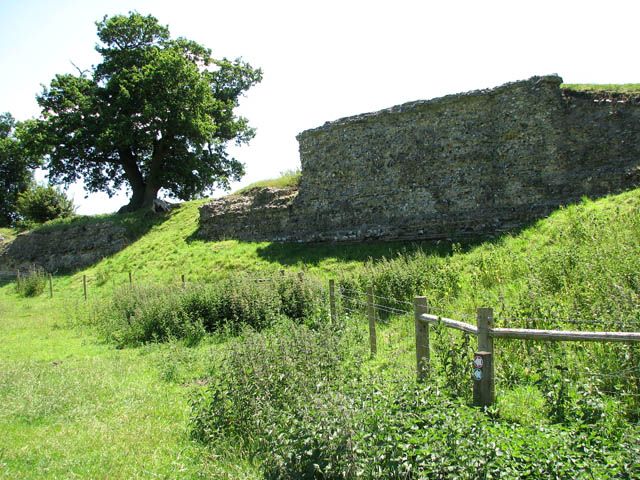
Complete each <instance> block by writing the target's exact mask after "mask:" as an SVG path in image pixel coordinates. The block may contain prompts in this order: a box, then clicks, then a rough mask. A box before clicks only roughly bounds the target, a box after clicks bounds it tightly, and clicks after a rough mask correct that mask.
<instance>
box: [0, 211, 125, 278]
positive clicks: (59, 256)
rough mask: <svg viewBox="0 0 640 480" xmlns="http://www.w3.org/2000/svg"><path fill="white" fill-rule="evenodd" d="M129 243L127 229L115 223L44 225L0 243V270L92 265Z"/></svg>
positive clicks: (66, 268)
mask: <svg viewBox="0 0 640 480" xmlns="http://www.w3.org/2000/svg"><path fill="white" fill-rule="evenodd" d="M128 243H129V239H128V237H127V231H126V229H125V228H124V227H122V226H119V225H116V224H114V223H112V222H94V223H91V224H88V225H84V224H78V225H74V224H73V223H71V224H69V225H58V226H55V227H49V228H47V227H43V228H40V229H37V230H33V231H29V232H25V233H23V234H20V235H18V236H17V237H16V238H15V239H14V240H12V241H10V242H7V243H4V244H0V271H12V272H15V271H16V270H29V269H31V268H33V267H40V268H43V269H44V270H46V271H48V272H52V273H57V272H68V271H72V270H76V269H79V268H85V267H88V266H89V265H93V264H94V263H96V262H98V261H100V260H102V259H103V258H104V257H107V256H109V255H113V254H114V253H116V252H118V251H120V250H122V249H123V248H124V247H125V246H126V245H127V244H128Z"/></svg>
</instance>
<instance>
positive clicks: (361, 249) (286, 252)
mask: <svg viewBox="0 0 640 480" xmlns="http://www.w3.org/2000/svg"><path fill="white" fill-rule="evenodd" d="M481 242H482V240H480V239H477V240H465V241H462V242H453V241H444V240H437V241H411V242H409V241H404V242H401V241H391V242H383V241H372V242H362V243H275V242H274V243H271V244H269V245H267V246H265V247H259V248H258V249H257V253H258V256H259V257H260V258H262V259H263V260H266V261H268V262H274V263H278V264H280V265H283V266H290V265H296V264H299V263H303V264H305V265H318V264H319V263H321V262H322V261H323V260H326V259H328V258H335V259H336V260H339V261H341V262H350V261H353V262H365V261H367V260H373V261H375V260H380V259H383V258H393V257H395V256H397V255H406V254H409V255H410V254H412V253H415V252H419V251H420V252H423V253H425V254H427V255H435V256H439V257H444V256H447V255H449V254H451V252H452V251H453V246H454V245H457V247H456V249H459V250H462V251H465V250H468V249H469V248H471V247H473V246H475V245H478V244H479V243H481Z"/></svg>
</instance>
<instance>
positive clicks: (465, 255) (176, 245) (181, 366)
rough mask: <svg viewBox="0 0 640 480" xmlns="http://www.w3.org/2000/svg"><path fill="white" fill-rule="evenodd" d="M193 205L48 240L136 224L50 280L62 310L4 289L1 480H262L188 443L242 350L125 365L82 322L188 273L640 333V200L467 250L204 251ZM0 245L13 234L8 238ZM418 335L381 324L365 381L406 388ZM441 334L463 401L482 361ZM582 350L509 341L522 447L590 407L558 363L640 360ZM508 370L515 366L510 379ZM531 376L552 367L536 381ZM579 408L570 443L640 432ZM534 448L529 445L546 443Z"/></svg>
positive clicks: (0, 297) (396, 320)
mask: <svg viewBox="0 0 640 480" xmlns="http://www.w3.org/2000/svg"><path fill="white" fill-rule="evenodd" d="M201 204H202V201H195V202H188V203H185V204H183V205H181V206H180V207H178V208H176V209H174V210H173V211H171V212H170V213H168V214H166V215H164V216H159V217H146V216H143V217H140V218H138V217H136V216H135V215H130V216H123V217H118V216H101V217H99V218H97V219H93V218H90V217H84V218H80V219H78V218H76V219H73V220H65V221H63V222H59V223H54V224H52V225H49V226H46V227H45V228H64V227H65V226H66V225H69V224H71V225H73V224H74V223H75V222H83V224H88V223H91V222H94V221H97V222H102V221H119V222H123V223H122V224H123V225H125V226H126V225H128V227H127V228H128V231H129V232H131V236H130V238H131V239H132V241H131V244H130V245H129V246H128V247H126V248H125V249H123V250H122V251H120V252H118V253H116V254H115V255H112V256H111V257H109V258H106V259H104V260H102V261H101V262H99V263H97V264H96V265H93V266H91V267H89V268H87V269H86V270H84V271H80V272H76V273H74V274H70V275H61V276H56V277H55V278H54V283H53V284H54V297H53V298H52V299H50V298H49V297H48V289H45V292H44V293H43V294H41V295H39V296H37V297H35V298H22V297H19V296H18V294H17V293H16V292H15V286H14V284H7V285H4V286H2V287H0V338H2V342H0V431H1V432H2V435H0V478H68V477H79V478H101V477H105V476H108V477H109V478H150V477H154V476H158V477H163V478H202V477H211V478H260V477H261V475H262V473H261V468H262V467H261V462H262V460H263V458H261V457H260V456H249V455H248V454H247V452H246V451H245V450H244V449H243V448H242V447H238V446H230V445H229V444H225V443H224V442H218V443H216V446H215V449H214V450H211V449H210V448H209V447H207V446H206V445H203V444H201V443H199V442H195V441H193V440H191V438H190V436H189V419H190V416H191V411H190V399H191V398H192V396H193V395H198V394H199V393H202V391H203V388H205V389H206V386H204V387H203V384H204V383H206V381H208V380H205V379H206V378H207V377H209V378H211V379H215V378H216V376H215V375H216V370H215V369H214V370H212V365H215V361H216V360H215V359H219V358H223V356H224V354H225V352H227V351H228V349H229V348H230V347H231V346H233V345H234V344H235V342H236V340H235V339H230V338H228V337H227V336H225V335H224V334H214V335H209V336H207V337H205V339H204V341H202V342H201V343H200V344H199V345H198V346H196V347H191V348H187V347H186V346H185V345H184V344H183V343H181V342H180V341H176V340H173V341H169V342H167V343H164V344H160V343H158V344H154V343H152V344H148V345H144V346H141V347H138V348H124V349H116V348H114V346H113V345H112V344H107V343H103V342H102V341H101V340H100V339H99V338H98V337H97V334H96V331H95V329H94V327H93V326H92V325H90V324H89V322H88V321H87V319H88V318H89V317H90V316H91V314H92V311H93V306H94V304H95V303H96V302H99V301H101V300H102V299H105V298H109V297H111V296H113V294H114V292H116V291H117V289H118V288H120V287H121V286H123V285H127V284H128V272H129V271H131V272H132V273H133V281H134V283H135V284H139V285H141V284H163V285H166V286H168V285H174V286H175V287H176V288H179V286H180V276H181V275H182V274H184V275H185V276H186V278H187V282H193V283H198V282H216V281H218V280H220V279H222V278H225V277H235V276H237V275H238V273H239V272H244V273H246V274H248V275H250V276H253V277H263V276H267V275H271V274H276V273H277V272H278V271H279V270H281V269H285V270H289V271H292V272H297V271H299V270H304V271H305V272H306V275H309V276H314V277H318V278H319V279H320V280H321V281H322V282H326V280H327V279H328V278H337V279H338V280H339V283H340V284H341V285H347V286H349V285H350V286H352V287H354V288H357V289H359V290H363V289H364V288H365V287H366V286H368V285H371V286H373V287H374V289H375V292H376V295H380V296H381V297H392V298H394V299H396V301H397V302H396V303H393V304H392V305H393V306H395V307H397V308H400V307H402V308H409V309H410V307H407V306H405V305H406V304H405V303H402V302H410V301H411V297H412V296H413V295H415V294H426V295H427V296H428V298H429V299H430V302H431V305H432V307H433V309H434V310H436V311H437V312H438V313H440V312H442V313H446V314H448V316H451V317H453V318H459V319H462V320H466V321H471V322H473V319H472V317H471V320H469V317H465V315H471V316H472V315H473V313H474V310H475V308H476V307H479V306H487V305H489V306H493V307H494V308H495V313H496V319H497V321H498V322H499V323H500V324H507V325H510V323H509V322H510V320H509V319H510V318H532V319H533V318H538V317H542V318H556V317H557V318H569V317H571V316H574V318H588V319H593V318H601V319H604V320H606V321H611V324H610V325H609V326H610V327H611V328H615V327H618V326H619V322H621V321H623V320H624V321H629V322H630V323H629V325H630V326H631V325H633V324H634V323H633V322H638V321H640V316H639V315H640V313H639V312H640V310H639V309H640V305H639V304H638V294H639V293H640V279H639V277H638V272H639V271H640V268H639V266H638V262H639V261H640V260H639V258H638V251H640V214H639V212H640V190H635V191H631V192H627V193H624V194H621V195H616V196H612V197H608V198H604V199H600V200H597V201H590V200H586V199H585V200H584V201H583V202H582V203H581V204H579V205H574V206H569V207H567V208H562V209H560V210H559V211H557V212H555V213H554V214H553V215H551V216H550V217H549V218H548V219H544V220H541V221H540V222H538V223H537V224H535V225H533V226H531V227H530V228H528V229H526V230H524V231H522V232H519V233H517V234H513V235H507V236H504V237H502V238H500V239H495V240H492V241H487V242H478V243H475V244H469V245H466V246H458V245H455V244H454V245H452V244H449V243H442V242H441V243H437V244H434V243H414V244H406V243H405V244H403V243H367V244H350V245H297V244H296V245H286V244H271V243H268V242H255V243H246V242H237V241H232V240H228V241H223V242H207V241H203V240H200V239H198V238H197V236H196V231H197V220H198V211H197V209H198V206H199V205H201ZM0 233H2V235H3V236H4V230H3V231H2V232H0ZM7 233H10V232H7ZM83 275H86V276H87V278H88V287H89V301H88V302H85V301H84V300H83V297H82V277H83ZM381 301H384V300H381ZM355 318H356V319H358V318H360V317H357V316H356V317H355ZM614 320H615V321H614ZM411 322H412V318H411V316H410V315H408V316H400V317H398V316H392V317H391V318H389V319H386V320H383V321H381V322H380V324H379V337H378V351H379V354H378V356H377V357H376V358H375V359H371V360H369V359H364V360H363V361H362V362H361V363H362V365H361V366H362V369H363V370H362V371H363V372H365V374H366V375H371V376H374V377H376V378H381V379H383V380H384V382H386V381H391V380H394V381H398V379H399V378H402V379H405V380H406V381H407V382H408V381H410V380H409V379H410V378H411V377H412V375H413V362H414V358H413V356H414V355H415V353H414V350H413V348H414V346H413V344H412V341H413V336H412V335H413V326H412V323H411ZM521 326H533V327H535V326H536V325H521ZM542 326H545V325H542ZM550 326H551V327H559V326H563V325H562V324H561V323H554V324H552V325H550ZM358 328H359V329H360V333H359V334H358V335H354V336H353V337H348V341H350V342H355V343H352V344H350V345H351V346H350V347H349V348H350V350H349V351H351V352H352V354H353V355H355V353H354V352H361V351H362V344H361V343H358V342H362V341H365V342H366V330H365V329H366V327H365V324H364V323H363V322H361V323H360V324H359V326H358ZM578 328H582V327H578ZM284 331H286V329H285V330H284ZM255 335H260V334H255ZM442 335H443V334H442V332H438V331H434V337H433V338H434V344H433V351H432V355H433V362H434V365H435V368H437V369H438V371H439V375H440V374H443V376H442V377H441V378H452V379H454V380H453V381H451V382H450V384H446V383H444V384H442V385H441V388H442V389H443V391H448V392H454V393H455V392H458V390H456V389H462V390H460V392H462V395H464V391H466V390H468V388H467V387H468V384H469V382H468V371H467V370H466V368H467V367H466V366H465V365H466V363H465V362H466V358H467V357H466V355H467V353H468V349H469V348H472V347H473V346H471V347H469V345H465V344H464V337H463V336H461V335H457V334H456V335H452V336H451V337H444V336H442ZM252 338H253V337H252ZM255 338H261V337H259V336H258V337H255ZM438 338H439V340H438V341H437V342H436V341H435V340H436V339H438ZM447 339H448V340H447ZM445 340H447V341H445ZM365 345H366V344H365ZM589 348H591V347H588V348H587V347H585V348H583V347H582V346H580V345H577V346H566V347H565V346H561V347H560V346H557V347H554V346H538V345H528V344H524V343H508V342H501V343H500V350H499V353H500V356H499V358H498V359H497V362H498V365H497V370H498V373H499V380H500V383H499V384H498V394H499V403H498V410H497V413H496V415H499V416H500V418H501V419H502V421H503V422H504V423H503V426H504V428H505V429H506V430H505V431H506V432H511V431H515V430H516V429H517V428H519V427H517V426H516V425H524V426H528V425H531V426H536V427H535V428H538V427H539V426H540V425H546V424H548V425H553V424H554V423H556V422H557V421H558V417H557V415H559V414H558V413H557V412H556V417H552V416H550V413H549V412H550V410H549V408H550V405H551V406H553V405H555V406H561V407H562V406H563V405H564V404H562V402H566V405H567V406H568V407H567V408H569V407H571V405H574V404H575V403H576V399H578V400H579V399H580V398H582V397H579V396H576V397H571V398H569V397H566V398H564V397H562V391H560V390H558V389H557V387H558V386H559V385H562V382H563V381H564V380H563V378H562V375H565V377H566V378H570V379H571V381H572V382H574V381H575V380H580V381H582V380H584V372H582V373H581V374H580V375H578V374H576V375H575V376H574V374H573V373H572V372H565V373H562V374H561V375H559V374H555V376H553V375H552V373H553V372H556V371H558V370H557V366H558V365H559V366H562V365H563V364H566V365H567V366H570V367H572V368H573V367H575V366H582V365H584V364H583V363H575V362H584V361H585V358H586V356H588V354H591V353H594V352H595V353H594V354H597V355H598V357H597V358H598V359H604V361H603V363H602V365H596V366H597V368H598V369H600V370H596V372H595V373H599V372H600V373H602V372H605V373H611V372H614V373H615V372H617V371H619V370H621V369H626V368H631V367H633V361H635V360H634V358H635V359H637V357H638V352H637V351H636V350H633V349H630V348H627V346H620V349H618V350H615V349H613V350H607V349H600V350H598V349H595V350H589ZM594 348H595V347H594ZM598 348H599V347H598ZM624 349H627V350H624ZM623 350H624V351H623ZM625 355H627V357H628V358H627V357H625ZM505 358H510V359H514V361H513V362H509V363H507V362H504V361H503V360H504V359H505ZM515 360H517V361H515ZM501 362H502V363H501ZM536 362H539V363H540V364H542V365H543V367H544V368H543V369H541V370H539V371H536V368H537V367H536ZM625 362H626V363H625ZM597 363H599V362H597ZM623 364H624V365H623ZM536 372H537V373H536ZM444 374H446V375H444ZM536 375H538V377H539V378H538V377H536ZM536 378H537V380H536ZM595 378H596V379H602V378H604V379H606V378H607V377H595ZM536 382H538V383H536ZM545 382H546V383H545ZM575 385H576V386H580V385H581V384H578V383H575ZM594 385H595V386H596V387H598V388H601V389H602V388H605V387H606V388H612V389H615V388H623V389H628V388H630V387H629V385H627V384H603V383H595V384H594ZM588 386H589V385H587V387H588ZM312 387H313V385H312ZM576 388H577V387H576ZM580 388H582V386H580ZM621 391H623V392H626V391H629V390H621ZM325 393H326V394H327V395H329V396H330V392H325ZM569 393H570V394H571V395H574V394H575V395H578V394H579V392H578V391H577V390H576V391H575V392H569ZM566 395H568V394H566ZM550 397H552V398H550ZM607 398H609V397H605V400H606V399H607ZM612 398H613V397H612ZM630 398H632V397H630ZM365 400H366V401H367V402H368V401H369V400H367V399H364V400H363V402H364V401H365ZM389 401H391V400H389ZM554 402H555V404H554ZM572 402H573V403H572ZM579 407H580V410H567V412H566V413H565V416H566V418H565V419H564V420H563V421H565V422H568V426H567V428H574V426H575V425H574V423H573V422H574V421H575V419H576V418H578V417H577V415H582V414H585V415H586V413H584V412H587V413H588V412H592V411H596V412H600V413H599V414H602V415H604V416H605V417H604V418H606V419H607V421H609V418H611V420H610V425H611V427H609V426H607V427H606V428H611V429H612V431H613V430H615V431H623V432H627V433H625V435H626V434H629V435H632V434H633V432H634V431H636V430H637V420H636V421H633V420H629V419H626V420H625V419H624V417H623V415H626V414H629V415H631V414H632V413H633V405H623V404H622V401H620V400H619V399H616V398H613V399H610V400H606V401H605V402H604V403H603V404H602V405H600V406H595V407H594V406H592V405H586V406H585V405H580V404H579ZM310 408H311V407H310ZM314 408H315V407H314ZM345 408H346V407H345ZM349 408H352V407H351V406H349ZM372 408H373V407H372ZM376 408H377V407H376ZM434 408H435V407H434ZM563 408H564V407H563ZM572 408H573V407H572ZM594 409H595V410H594ZM576 412H577V413H576ZM580 412H582V413H580ZM620 412H622V413H620ZM308 413H309V415H312V416H313V415H316V414H317V412H315V413H314V412H313V411H311V410H310V411H309V412H308ZM408 413H410V412H408ZM459 413H460V415H462V417H464V418H467V417H470V416H471V417H473V415H475V414H473V415H472V413H469V411H467V410H460V412H459ZM314 418H315V417H314ZM474 418H475V417H474ZM465 421H466V420H465ZM474 421H475V420H474ZM482 422H484V420H483V421H482ZM512 424H513V425H514V426H513V427H511V426H510V425H512ZM465 425H466V424H465ZM481 425H482V428H485V427H486V428H489V427H487V426H486V425H485V423H482V424H481ZM456 428H457V427H456ZM461 428H462V427H461ZM465 428H466V427H465ZM500 428H503V427H500ZM531 428H533V427H531ZM553 428H554V429H553V430H549V432H551V433H545V434H544V435H552V434H553V435H556V434H557V435H560V436H559V437H558V438H559V440H554V442H556V443H554V445H555V444H557V442H565V443H566V444H567V445H568V444H569V440H566V437H568V436H570V434H569V433H566V434H565V433H562V432H563V428H564V427H563V428H556V427H553ZM575 428H578V427H575ZM603 428H604V427H603ZM634 429H635V430H634ZM525 430H526V429H525ZM525 430H522V432H525ZM531 431H534V430H531ZM569 431H570V430H567V432H569ZM518 432H521V430H518ZM498 433H500V432H498ZM460 435H462V433H460ZM518 435H520V433H518ZM522 435H525V433H522ZM526 435H534V434H531V433H530V432H529V433H526ZM526 435H525V436H523V437H522V438H525V439H526V438H529V439H534V440H535V439H536V438H537V437H536V436H535V435H534V436H532V437H527V436H526ZM541 435H542V433H541ZM329 437H330V435H329ZM329 437H328V438H329ZM461 438H462V437H461ZM496 438H498V439H499V438H500V437H499V435H498V436H497V437H496ZM518 438H520V437H518ZM545 438H546V437H545ZM630 438H631V439H632V440H633V438H634V437H633V436H631V437H630ZM563 439H564V440H563ZM423 440H425V439H421V441H423ZM425 441H426V440H425ZM541 441H542V440H541ZM544 441H547V440H544ZM541 445H542V444H541ZM283 448H284V447H283ZM287 448H289V447H287ZM425 448H426V447H425ZM567 448H568V447H567ZM581 448H582V447H581ZM589 448H596V447H589ZM607 448H609V446H607ZM436 453H437V452H436ZM581 455H582V454H581ZM580 458H581V459H582V460H580V461H583V460H584V459H583V457H580ZM567 468H569V467H567ZM634 468H637V465H636V467H634Z"/></svg>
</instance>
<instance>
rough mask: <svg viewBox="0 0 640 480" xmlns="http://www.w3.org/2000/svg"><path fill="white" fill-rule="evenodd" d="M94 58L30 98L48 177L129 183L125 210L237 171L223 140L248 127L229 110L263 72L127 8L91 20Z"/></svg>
mask: <svg viewBox="0 0 640 480" xmlns="http://www.w3.org/2000/svg"><path fill="white" fill-rule="evenodd" d="M96 25H97V27H98V38H99V39H100V43H99V44H98V45H97V46H96V50H97V51H98V52H99V53H100V54H101V55H102V62H101V63H100V64H98V65H97V66H94V67H92V68H91V70H90V71H79V72H78V74H62V75H56V77H55V78H54V79H53V80H52V81H51V85H50V86H49V87H48V88H44V90H43V92H42V93H41V95H39V96H38V97H37V100H38V103H39V105H40V107H41V109H42V118H41V119H40V121H39V122H38V126H37V129H36V131H34V132H33V134H34V138H37V139H38V142H37V143H38V146H39V148H40V150H39V153H40V154H42V155H44V156H45V158H46V168H48V170H49V178H50V180H51V181H52V182H54V183H64V184H69V183H72V182H75V181H76V180H78V179H79V178H80V177H82V178H83V180H84V183H85V185H86V188H87V190H88V191H91V192H96V191H104V192H107V193H108V194H109V195H111V194H113V193H114V192H115V191H116V190H117V189H119V188H120V187H121V186H122V185H128V187H129V188H130V190H131V198H130V202H129V205H127V206H126V207H124V210H136V209H139V208H143V207H150V206H152V205H153V203H154V200H155V199H156V198H157V195H158V192H159V191H160V189H163V191H164V192H166V193H167V194H168V195H169V196H172V197H177V198H179V199H182V200H188V199H190V198H194V197H196V196H198V195H201V194H203V193H204V192H206V191H207V190H209V189H211V188H214V187H216V186H221V187H228V184H229V181H230V180H237V179H239V178H240V177H241V175H242V174H243V173H244V169H243V166H242V164H241V163H240V162H238V161H237V160H236V159H234V158H232V157H231V156H229V154H228V153H227V145H228V143H229V142H232V141H235V142H236V143H237V144H242V143H246V142H248V141H249V140H250V139H251V138H252V137H253V135H254V131H253V129H251V128H250V127H249V125H248V123H247V120H246V119H245V118H242V117H238V116H236V115H235V113H234V108H235V107H237V106H238V99H239V97H240V96H241V95H242V94H243V93H244V92H245V91H246V90H247V89H248V88H250V87H251V86H252V85H254V84H256V83H258V82H259V81H260V80H261V78H262V73H261V71H260V70H259V69H254V68H252V67H251V66H250V65H249V64H247V63H245V62H243V61H241V60H239V59H236V60H233V61H231V60H227V59H221V60H217V59H214V58H212V56H211V51H210V50H209V49H208V48H205V47H204V46H202V45H199V44H198V43H196V42H194V41H191V40H187V39H185V38H176V39H172V38H171V37H170V35H169V29H168V28H167V27H166V26H163V25H160V24H159V23H158V20H157V19H156V18H154V17H152V16H143V15H140V14H138V13H130V14H129V15H128V16H124V15H117V16H113V17H109V18H108V17H105V18H104V19H103V20H102V21H100V22H97V23H96Z"/></svg>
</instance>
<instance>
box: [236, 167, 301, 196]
mask: <svg viewBox="0 0 640 480" xmlns="http://www.w3.org/2000/svg"><path fill="white" fill-rule="evenodd" d="M301 176H302V172H301V171H300V170H299V169H296V170H287V171H286V172H282V174H281V175H280V176H279V177H277V178H270V179H267V180H259V181H257V182H254V183H252V184H250V185H247V186H246V187H242V188H241V189H240V190H237V191H236V192H234V194H235V195H242V194H244V193H247V192H249V191H250V190H253V189H254V188H264V187H272V188H287V187H297V186H298V184H299V183H300V177H301Z"/></svg>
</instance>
